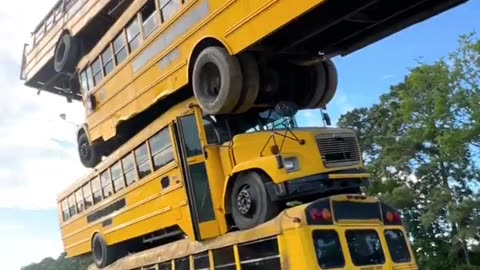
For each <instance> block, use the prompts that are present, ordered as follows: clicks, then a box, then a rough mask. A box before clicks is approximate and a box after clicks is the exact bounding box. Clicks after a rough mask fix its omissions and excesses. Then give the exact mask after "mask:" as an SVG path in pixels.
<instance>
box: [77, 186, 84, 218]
mask: <svg viewBox="0 0 480 270" xmlns="http://www.w3.org/2000/svg"><path fill="white" fill-rule="evenodd" d="M75 201H76V203H77V209H78V213H81V212H83V209H84V208H85V202H84V201H83V192H82V189H79V190H77V191H76V192H75Z"/></svg>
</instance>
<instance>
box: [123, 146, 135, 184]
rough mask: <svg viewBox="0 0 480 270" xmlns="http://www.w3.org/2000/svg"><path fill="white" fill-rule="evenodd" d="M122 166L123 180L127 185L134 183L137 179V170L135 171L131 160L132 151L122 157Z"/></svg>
mask: <svg viewBox="0 0 480 270" xmlns="http://www.w3.org/2000/svg"><path fill="white" fill-rule="evenodd" d="M122 166H123V175H124V177H125V182H127V186H130V185H131V184H133V183H135V181H137V172H136V171H135V161H134V160H133V153H130V154H129V155H128V156H126V157H124V158H123V159H122Z"/></svg>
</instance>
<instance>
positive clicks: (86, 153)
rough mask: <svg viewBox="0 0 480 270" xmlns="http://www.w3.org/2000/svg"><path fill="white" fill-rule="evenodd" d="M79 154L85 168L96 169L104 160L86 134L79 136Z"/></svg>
mask: <svg viewBox="0 0 480 270" xmlns="http://www.w3.org/2000/svg"><path fill="white" fill-rule="evenodd" d="M78 154H79V156H80V161H81V162H82V164H83V166H85V167H87V168H93V167H95V166H96V165H97V164H98V163H100V161H101V160H102V157H101V156H100V154H99V153H98V151H96V149H95V147H94V146H93V145H92V144H90V142H89V141H88V138H87V135H86V134H85V133H82V134H80V136H78Z"/></svg>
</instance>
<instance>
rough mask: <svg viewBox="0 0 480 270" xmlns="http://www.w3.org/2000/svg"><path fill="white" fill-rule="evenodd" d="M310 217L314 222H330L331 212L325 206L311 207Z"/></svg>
mask: <svg viewBox="0 0 480 270" xmlns="http://www.w3.org/2000/svg"><path fill="white" fill-rule="evenodd" d="M310 219H311V220H312V221H313V222H315V223H321V224H325V223H328V224H331V223H332V213H331V212H330V210H328V209H327V208H323V209H318V208H312V209H310Z"/></svg>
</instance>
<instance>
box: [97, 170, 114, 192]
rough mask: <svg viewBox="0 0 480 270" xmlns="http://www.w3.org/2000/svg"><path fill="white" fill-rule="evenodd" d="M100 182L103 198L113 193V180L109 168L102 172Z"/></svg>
mask: <svg viewBox="0 0 480 270" xmlns="http://www.w3.org/2000/svg"><path fill="white" fill-rule="evenodd" d="M100 183H101V185H102V190H103V198H108V197H110V196H111V195H112V194H113V187H112V181H111V178H110V172H109V171H108V169H107V170H106V171H104V172H103V173H102V174H100Z"/></svg>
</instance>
